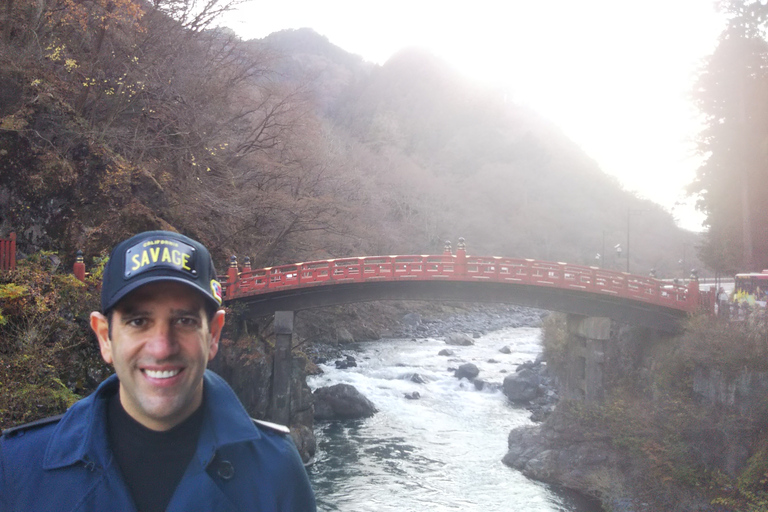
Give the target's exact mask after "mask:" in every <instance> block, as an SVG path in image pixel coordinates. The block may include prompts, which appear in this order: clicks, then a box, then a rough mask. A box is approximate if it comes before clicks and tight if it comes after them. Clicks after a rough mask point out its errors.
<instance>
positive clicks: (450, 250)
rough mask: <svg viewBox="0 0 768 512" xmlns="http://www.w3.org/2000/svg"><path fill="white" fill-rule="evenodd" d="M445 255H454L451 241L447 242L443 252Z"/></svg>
mask: <svg viewBox="0 0 768 512" xmlns="http://www.w3.org/2000/svg"><path fill="white" fill-rule="evenodd" d="M443 254H453V248H452V247H451V241H450V240H446V241H445V249H444V250H443Z"/></svg>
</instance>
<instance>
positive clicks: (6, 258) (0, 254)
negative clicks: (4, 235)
mask: <svg viewBox="0 0 768 512" xmlns="http://www.w3.org/2000/svg"><path fill="white" fill-rule="evenodd" d="M15 269H16V233H11V234H10V235H8V239H7V240H0V270H15Z"/></svg>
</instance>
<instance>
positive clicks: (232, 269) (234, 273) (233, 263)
mask: <svg viewBox="0 0 768 512" xmlns="http://www.w3.org/2000/svg"><path fill="white" fill-rule="evenodd" d="M238 278H239V272H238V270H237V256H235V255H234V254H233V255H232V257H231V258H229V268H228V269H227V283H228V284H232V283H236V282H237V280H238Z"/></svg>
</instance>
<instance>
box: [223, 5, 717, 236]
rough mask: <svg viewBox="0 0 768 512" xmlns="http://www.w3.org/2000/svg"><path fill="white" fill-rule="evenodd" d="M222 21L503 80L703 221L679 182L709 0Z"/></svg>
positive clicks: (292, 9) (694, 225)
mask: <svg viewBox="0 0 768 512" xmlns="http://www.w3.org/2000/svg"><path fill="white" fill-rule="evenodd" d="M221 24H222V25H225V26H229V27H230V28H232V29H233V30H235V32H236V33H237V34H238V35H239V36H240V37H241V38H243V39H254V38H262V37H265V36H267V35H268V34H270V33H272V32H276V31H279V30H283V29H298V28H305V27H309V28H312V29H314V30H315V31H316V32H318V33H319V34H322V35H324V36H326V37H327V38H328V39H329V40H330V42H331V43H333V44H335V45H337V46H339V47H341V48H342V49H344V50H346V51H348V52H350V53H353V54H356V55H360V56H362V57H363V59H365V60H367V61H369V62H373V63H376V64H384V63H385V62H386V61H387V60H388V59H389V58H390V57H391V56H392V55H394V54H395V53H397V52H398V51H399V50H402V49H403V48H408V47H414V46H415V47H420V48H424V49H427V50H429V51H430V52H432V53H434V54H435V55H437V56H439V57H441V58H443V59H445V60H446V61H447V62H449V63H450V64H451V65H452V66H453V67H455V68H456V69H457V70H458V71H459V72H461V73H462V74H464V75H466V76H467V77H469V78H471V79H474V80H476V81H478V82H480V83H485V84H489V85H493V86H500V87H503V88H504V89H505V90H506V91H508V98H510V99H511V100H512V101H515V102H517V103H522V104H525V105H528V106H530V107H532V108H533V109H535V110H536V111H538V112H539V113H541V114H542V115H544V116H545V117H546V118H548V119H549V120H551V121H552V122H553V123H555V124H556V125H558V126H559V127H560V128H561V129H562V130H563V131H564V133H565V134H566V135H567V136H568V137H570V138H571V139H572V140H574V141H575V142H576V143H577V144H579V145H580V146H581V147H582V148H583V149H584V151H585V152H586V153H587V154H588V155H589V156H590V157H592V158H593V159H594V160H595V161H596V162H597V163H598V165H599V166H600V167H601V169H602V170H603V171H604V172H606V173H608V174H610V175H612V176H615V177H616V178H617V179H618V180H619V182H620V183H621V184H622V185H623V186H624V188H626V189H627V190H630V191H633V192H635V193H636V194H637V195H638V196H640V197H644V198H647V199H650V200H652V201H655V202H657V203H659V204H661V205H662V206H664V207H665V208H667V209H668V210H669V211H670V212H671V213H672V214H673V215H674V216H675V219H676V220H677V222H678V225H680V226H681V227H683V228H686V229H691V230H695V231H699V230H701V229H702V226H701V223H702V221H703V216H702V215H701V214H700V213H698V212H696V211H695V209H694V207H693V199H692V198H686V194H685V187H686V185H687V184H689V183H690V182H691V181H692V180H693V178H694V176H695V171H696V168H697V167H698V165H699V163H700V159H699V157H698V156H697V155H696V152H695V142H694V141H695V137H696V135H697V133H698V131H699V130H700V128H701V125H700V120H699V118H698V115H697V112H696V110H695V108H694V106H693V105H692V103H691V101H690V94H691V91H692V88H693V83H694V80H695V77H696V74H697V72H698V70H699V69H700V68H701V65H702V61H703V59H704V58H705V57H706V56H708V55H709V54H711V53H712V51H713V50H714V48H715V45H716V43H717V38H718V36H719V34H720V32H721V31H722V29H723V27H724V19H723V16H722V15H721V14H719V13H718V12H716V10H715V6H714V0H645V1H643V2H618V1H616V0H578V1H574V0H549V1H547V2H542V1H537V0H495V1H491V0H473V1H471V2H466V1H465V2H457V1H453V0H442V1H436V0H410V1H404V0H388V1H387V2H376V1H362V0H356V1H353V0H324V1H317V0H314V1H312V0H280V1H277V2H275V1H271V2H263V1H258V0H250V1H249V2H246V3H245V4H243V5H242V6H241V7H240V8H239V9H238V10H237V11H235V12H232V13H228V14H227V15H226V16H225V17H224V18H222V20H221Z"/></svg>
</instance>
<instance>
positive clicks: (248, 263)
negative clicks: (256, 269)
mask: <svg viewBox="0 0 768 512" xmlns="http://www.w3.org/2000/svg"><path fill="white" fill-rule="evenodd" d="M243 272H248V273H249V274H250V272H251V258H249V257H248V256H246V257H245V259H244V260H243Z"/></svg>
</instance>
